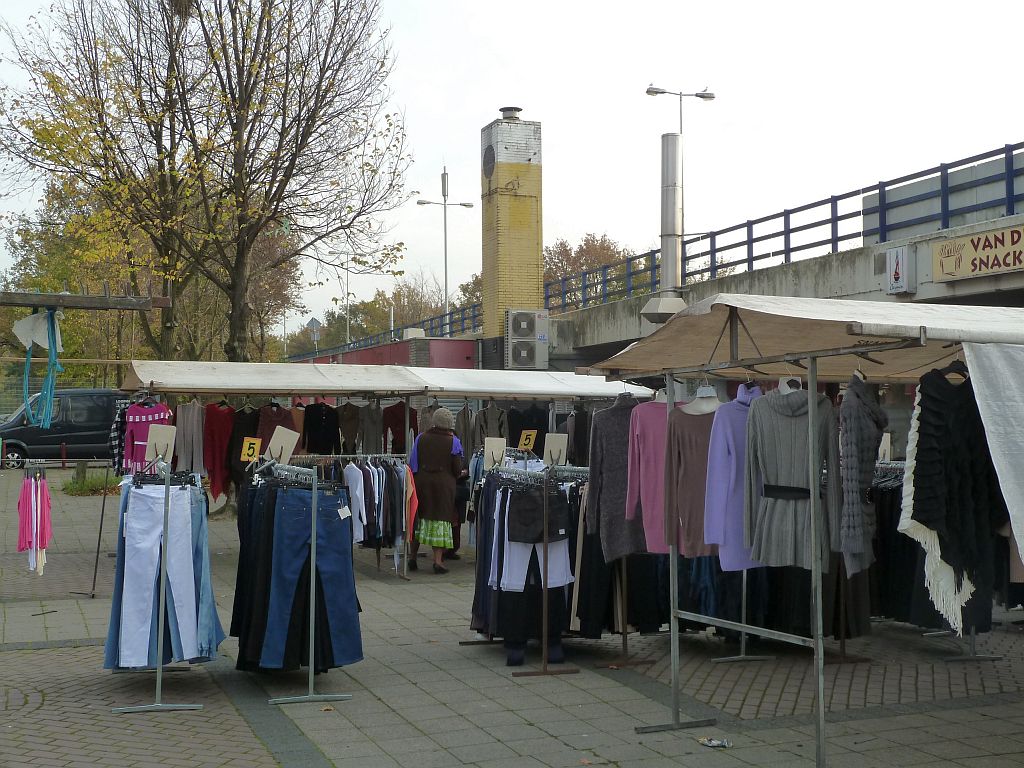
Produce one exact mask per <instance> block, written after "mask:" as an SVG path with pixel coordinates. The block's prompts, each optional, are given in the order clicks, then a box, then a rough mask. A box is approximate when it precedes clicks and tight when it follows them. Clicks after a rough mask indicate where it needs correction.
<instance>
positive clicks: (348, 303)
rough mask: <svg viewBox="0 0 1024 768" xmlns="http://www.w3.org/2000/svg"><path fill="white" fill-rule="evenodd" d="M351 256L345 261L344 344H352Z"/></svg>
mask: <svg viewBox="0 0 1024 768" xmlns="http://www.w3.org/2000/svg"><path fill="white" fill-rule="evenodd" d="M351 267H352V254H351V253H350V254H349V255H348V258H347V259H345V343H346V344H351V343H352V291H350V290H349V281H350V280H351V279H352V269H351Z"/></svg>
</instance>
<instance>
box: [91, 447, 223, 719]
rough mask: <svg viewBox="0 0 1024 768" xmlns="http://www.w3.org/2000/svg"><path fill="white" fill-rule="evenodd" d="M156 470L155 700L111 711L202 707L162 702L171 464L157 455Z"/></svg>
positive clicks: (152, 710) (201, 706)
mask: <svg viewBox="0 0 1024 768" xmlns="http://www.w3.org/2000/svg"><path fill="white" fill-rule="evenodd" d="M155 463H156V467H157V471H158V472H160V474H162V475H163V476H164V527H163V535H162V536H161V539H160V608H159V611H158V613H157V630H156V700H155V701H154V702H153V703H152V704H144V705H142V706H139V707H115V708H114V709H112V710H111V712H115V713H118V714H130V713H133V712H160V711H175V710H195V709H202V708H203V705H202V704H164V703H163V691H164V630H165V629H166V626H167V531H168V528H169V527H170V519H171V465H170V464H168V463H167V462H165V461H164V460H163V457H162V456H160V457H157V460H156V462H155Z"/></svg>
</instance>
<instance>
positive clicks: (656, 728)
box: [633, 717, 718, 733]
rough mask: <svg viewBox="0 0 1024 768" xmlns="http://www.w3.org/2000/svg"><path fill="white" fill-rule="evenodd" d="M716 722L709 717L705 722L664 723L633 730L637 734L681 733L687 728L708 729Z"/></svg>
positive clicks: (638, 727) (640, 726)
mask: <svg viewBox="0 0 1024 768" xmlns="http://www.w3.org/2000/svg"><path fill="white" fill-rule="evenodd" d="M716 723H718V721H717V720H716V719H715V718H713V717H709V718H707V719H706V720H683V721H680V722H678V723H665V724H664V725H638V726H637V727H636V728H634V729H633V730H634V731H636V732H637V733H661V732H662V731H682V730H686V729H687V728H709V727H710V726H712V725H715V724H716Z"/></svg>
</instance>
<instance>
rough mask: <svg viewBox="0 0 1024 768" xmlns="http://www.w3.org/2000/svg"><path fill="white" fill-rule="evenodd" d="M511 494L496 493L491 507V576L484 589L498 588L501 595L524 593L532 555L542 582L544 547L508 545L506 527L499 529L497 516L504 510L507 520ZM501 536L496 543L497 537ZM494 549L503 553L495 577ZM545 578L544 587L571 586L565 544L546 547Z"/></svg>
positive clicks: (554, 542) (555, 543)
mask: <svg viewBox="0 0 1024 768" xmlns="http://www.w3.org/2000/svg"><path fill="white" fill-rule="evenodd" d="M512 493H513V492H512V491H510V490H507V489H504V488H503V489H500V490H499V491H498V496H497V500H496V503H495V505H494V507H495V511H494V532H495V535H494V539H495V541H494V547H493V549H492V550H491V572H490V574H489V579H488V585H489V586H491V587H497V586H500V587H501V591H502V592H522V591H524V590H525V589H526V575H527V571H529V569H530V559H531V557H532V555H533V553H534V552H536V553H537V564H538V565H539V566H540V573H541V579H542V580H543V578H544V545H543V544H526V543H523V542H519V541H509V539H508V525H507V524H506V525H505V526H503V527H502V526H500V525H499V521H500V515H499V512H500V511H501V509H502V507H504V511H505V518H506V520H507V519H508V511H509V507H510V506H511V504H512ZM499 532H500V533H501V534H502V538H501V540H499V537H498V534H499ZM498 547H501V548H502V549H503V550H504V551H503V554H502V568H501V573H500V574H499V573H498V556H499V555H498ZM548 557H549V558H550V559H549V562H548V578H547V586H548V587H549V588H552V587H564V586H565V585H566V584H572V583H573V581H574V579H573V575H572V566H571V564H570V562H569V541H568V539H563V540H561V541H552V542H549V543H548Z"/></svg>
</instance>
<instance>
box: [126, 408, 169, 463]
mask: <svg viewBox="0 0 1024 768" xmlns="http://www.w3.org/2000/svg"><path fill="white" fill-rule="evenodd" d="M171 418H172V415H171V409H170V408H168V407H167V406H166V405H164V404H163V403H154V402H149V403H146V402H141V403H135V404H133V405H130V406H128V410H127V412H126V413H125V430H124V469H125V472H127V473H133V472H141V471H142V470H143V469H144V468H145V466H146V441H147V440H148V439H149V428H150V426H151V425H153V424H165V425H166V424H170V423H171Z"/></svg>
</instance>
